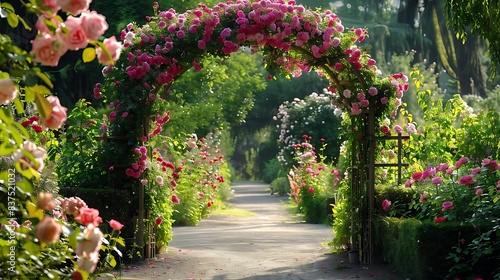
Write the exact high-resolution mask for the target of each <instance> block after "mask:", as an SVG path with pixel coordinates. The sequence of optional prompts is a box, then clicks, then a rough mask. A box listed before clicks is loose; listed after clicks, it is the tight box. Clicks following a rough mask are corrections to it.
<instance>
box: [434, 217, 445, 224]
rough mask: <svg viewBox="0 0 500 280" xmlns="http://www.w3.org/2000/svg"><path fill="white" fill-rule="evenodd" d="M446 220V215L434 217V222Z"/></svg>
mask: <svg viewBox="0 0 500 280" xmlns="http://www.w3.org/2000/svg"><path fill="white" fill-rule="evenodd" d="M445 221H446V217H438V218H434V222H435V223H442V222H445Z"/></svg>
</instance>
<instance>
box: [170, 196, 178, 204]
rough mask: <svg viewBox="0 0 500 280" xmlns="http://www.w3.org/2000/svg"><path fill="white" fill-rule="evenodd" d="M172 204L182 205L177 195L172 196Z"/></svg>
mask: <svg viewBox="0 0 500 280" xmlns="http://www.w3.org/2000/svg"><path fill="white" fill-rule="evenodd" d="M172 202H173V203H175V204H179V203H180V200H179V198H178V197H177V196H176V195H175V194H174V195H172Z"/></svg>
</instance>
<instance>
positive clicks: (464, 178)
mask: <svg viewBox="0 0 500 280" xmlns="http://www.w3.org/2000/svg"><path fill="white" fill-rule="evenodd" d="M473 178H474V176H473V175H465V176H462V177H461V178H460V179H458V183H459V184H460V185H471V184H474V181H473V180H472V179H473Z"/></svg>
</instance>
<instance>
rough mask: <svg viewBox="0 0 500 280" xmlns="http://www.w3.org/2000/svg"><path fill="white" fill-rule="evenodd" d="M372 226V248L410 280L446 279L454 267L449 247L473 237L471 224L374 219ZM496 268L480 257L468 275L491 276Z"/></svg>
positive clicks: (494, 263)
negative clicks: (373, 245)
mask: <svg viewBox="0 0 500 280" xmlns="http://www.w3.org/2000/svg"><path fill="white" fill-rule="evenodd" d="M374 226H375V236H376V240H375V246H376V248H377V250H378V251H379V252H381V253H382V255H383V258H384V260H385V261H387V262H388V263H389V264H390V265H391V266H392V267H393V269H395V270H396V271H397V272H399V273H401V274H402V275H403V276H405V277H411V279H412V280H419V279H422V280H424V279H425V280H427V279H448V278H447V275H448V274H449V270H450V268H451V267H452V266H453V265H454V264H455V261H454V260H452V259H450V258H449V254H450V253H451V252H453V251H454V250H453V249H452V248H453V247H454V246H457V245H458V243H459V242H460V241H461V240H462V239H463V240H465V242H468V241H470V240H472V239H473V238H474V237H475V236H476V232H475V230H474V228H473V226H472V225H460V224H459V223H451V222H447V223H434V222H427V221H426V222H422V221H419V220H417V219H398V218H390V217H382V218H379V219H377V220H375V222H374ZM496 253H497V254H498V252H496ZM494 254H495V252H494V253H493V255H494ZM497 266H498V263H496V262H495V258H494V257H491V256H490V257H484V258H483V259H481V260H480V261H479V262H478V263H477V265H476V266H475V267H473V268H471V275H472V274H474V273H476V274H477V273H479V274H481V275H493V274H494V271H495V269H496V267H497ZM466 276H470V275H466ZM461 277H462V276H461ZM483 277H485V276H483ZM462 279H466V278H462ZM484 279H488V278H484Z"/></svg>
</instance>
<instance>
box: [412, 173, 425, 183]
mask: <svg viewBox="0 0 500 280" xmlns="http://www.w3.org/2000/svg"><path fill="white" fill-rule="evenodd" d="M422 174H423V173H422V172H415V173H413V174H412V175H411V178H412V179H413V180H415V181H418V180H420V179H422Z"/></svg>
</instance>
